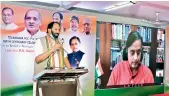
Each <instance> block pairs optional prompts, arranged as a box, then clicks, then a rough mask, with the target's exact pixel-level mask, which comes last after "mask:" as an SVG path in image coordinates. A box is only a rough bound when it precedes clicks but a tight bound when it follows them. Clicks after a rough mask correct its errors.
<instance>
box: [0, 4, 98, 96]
mask: <svg viewBox="0 0 169 96" xmlns="http://www.w3.org/2000/svg"><path fill="white" fill-rule="evenodd" d="M1 9H2V10H1V11H2V14H1V17H2V21H1V56H2V57H1V67H2V69H1V76H2V78H1V84H2V85H1V86H2V87H1V88H2V89H5V88H11V87H16V86H24V85H25V84H32V83H33V76H34V75H35V70H36V68H35V67H36V65H37V63H39V62H42V61H43V60H45V59H46V58H48V59H49V58H50V60H48V61H49V62H55V63H53V64H54V66H55V67H56V68H57V67H59V66H60V65H58V63H60V62H58V60H59V56H58V55H55V54H57V52H56V51H57V48H54V47H57V46H62V48H63V49H64V60H67V61H68V65H66V64H65V63H64V65H63V67H65V68H68V67H69V68H72V69H76V68H77V67H81V68H83V67H84V68H85V69H88V73H87V74H84V75H82V76H81V77H80V84H81V88H82V92H83V94H84V95H83V96H94V67H95V40H96V17H95V16H83V15H79V14H72V13H63V12H55V11H51V10H46V9H40V8H31V7H24V6H18V5H10V4H2V6H1ZM52 22H53V23H52ZM56 22H57V23H56ZM42 38H47V39H44V40H46V42H47V41H48V40H49V39H51V40H49V42H48V43H50V44H46V45H45V46H47V45H49V46H47V49H49V50H48V52H49V51H50V49H51V50H52V52H54V53H51V54H53V56H48V57H45V55H44V57H43V56H42V54H43V53H45V52H47V51H44V44H43V42H42V40H41V39H42ZM56 38H59V40H58V42H59V44H60V45H55V44H53V43H52V42H53V41H52V40H53V39H54V40H56ZM40 56H41V57H42V58H44V59H43V60H42V59H41V58H40V59H39V58H38V57H40ZM52 60H53V61H52ZM48 61H47V62H48ZM46 66H47V64H46V65H45V67H46ZM50 66H51V65H50ZM67 66H68V67H67ZM37 68H38V67H37ZM41 71H42V70H41Z"/></svg>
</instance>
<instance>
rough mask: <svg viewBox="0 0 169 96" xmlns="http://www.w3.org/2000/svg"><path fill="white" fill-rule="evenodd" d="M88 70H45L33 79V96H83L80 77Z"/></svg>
mask: <svg viewBox="0 0 169 96" xmlns="http://www.w3.org/2000/svg"><path fill="white" fill-rule="evenodd" d="M86 73H88V69H45V70H43V71H42V72H40V73H39V74H37V75H35V76H34V78H33V81H34V84H33V96H79V95H80V96H82V90H81V87H80V82H79V77H80V76H81V75H83V74H86Z"/></svg>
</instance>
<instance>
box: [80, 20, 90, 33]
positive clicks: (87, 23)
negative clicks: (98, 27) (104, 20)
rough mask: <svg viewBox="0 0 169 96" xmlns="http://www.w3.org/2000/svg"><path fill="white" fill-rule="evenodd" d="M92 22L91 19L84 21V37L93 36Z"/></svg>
mask: <svg viewBox="0 0 169 96" xmlns="http://www.w3.org/2000/svg"><path fill="white" fill-rule="evenodd" d="M90 31H91V20H90V18H86V19H85V20H84V21H83V32H82V33H83V34H84V35H90V34H91V32H90Z"/></svg>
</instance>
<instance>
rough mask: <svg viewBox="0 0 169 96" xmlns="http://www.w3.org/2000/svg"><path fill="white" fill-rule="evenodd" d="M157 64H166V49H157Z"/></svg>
mask: <svg viewBox="0 0 169 96" xmlns="http://www.w3.org/2000/svg"><path fill="white" fill-rule="evenodd" d="M156 62H164V48H157V55H156Z"/></svg>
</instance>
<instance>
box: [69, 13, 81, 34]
mask: <svg viewBox="0 0 169 96" xmlns="http://www.w3.org/2000/svg"><path fill="white" fill-rule="evenodd" d="M78 28H79V17H77V16H72V17H71V18H70V28H69V29H68V32H71V33H78V32H79V31H78Z"/></svg>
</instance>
